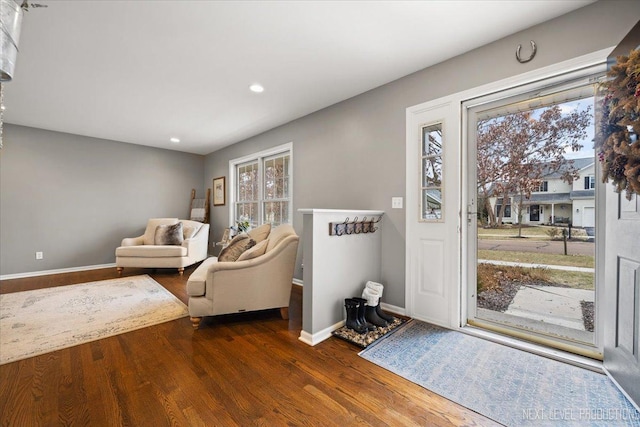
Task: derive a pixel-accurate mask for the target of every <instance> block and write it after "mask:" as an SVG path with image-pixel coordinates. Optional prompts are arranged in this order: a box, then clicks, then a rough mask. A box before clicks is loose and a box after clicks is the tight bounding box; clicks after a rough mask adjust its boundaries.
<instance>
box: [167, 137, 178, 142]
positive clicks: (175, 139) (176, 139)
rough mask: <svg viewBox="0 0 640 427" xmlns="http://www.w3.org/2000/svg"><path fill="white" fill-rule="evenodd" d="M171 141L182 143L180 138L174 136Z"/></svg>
mask: <svg viewBox="0 0 640 427" xmlns="http://www.w3.org/2000/svg"><path fill="white" fill-rule="evenodd" d="M169 141H171V142H173V143H174V144H179V143H180V138H176V137H173V138H171V139H169Z"/></svg>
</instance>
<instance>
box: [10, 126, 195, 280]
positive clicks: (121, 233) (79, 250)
mask: <svg viewBox="0 0 640 427" xmlns="http://www.w3.org/2000/svg"><path fill="white" fill-rule="evenodd" d="M203 174H204V157H203V156H199V155H195V154H186V153H180V152H176V151H170V150H162V149H156V148H150V147H144V146H138V145H131V144H125V143H120V142H114V141H107V140H102V139H95V138H87V137H83V136H78V135H70V134H65V133H59V132H51V131H46V130H41V129H34V128H28V127H23V126H15V125H8V124H5V127H4V148H3V149H2V150H1V151H0V194H1V203H0V230H1V233H0V275H7V274H15V273H24V272H35V271H43V270H52V269H62V268H71V267H82V266H90V265H100V264H107V263H113V262H115V255H114V251H115V248H116V247H117V246H119V245H120V242H121V240H122V238H123V237H132V236H137V235H140V234H142V233H143V232H144V228H145V225H146V222H147V219H148V218H150V217H165V216H169V217H179V218H186V217H187V215H188V213H189V199H190V194H191V189H192V188H195V189H196V191H197V193H198V196H199V197H202V195H203V187H202V177H203V176H204V175H203ZM36 251H42V252H44V259H43V260H40V261H36V260H35V252H36Z"/></svg>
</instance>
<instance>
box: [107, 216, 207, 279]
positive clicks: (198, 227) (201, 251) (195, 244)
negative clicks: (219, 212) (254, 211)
mask: <svg viewBox="0 0 640 427" xmlns="http://www.w3.org/2000/svg"><path fill="white" fill-rule="evenodd" d="M167 230H168V232H171V233H172V234H171V235H169V236H168V237H167V234H166V233H164V234H163V232H167ZM208 245H209V224H203V223H201V222H197V221H191V220H186V219H183V220H179V219H178V218H152V219H150V220H149V221H148V223H147V228H146V230H145V232H144V234H143V235H142V236H138V237H131V238H125V239H123V240H122V244H121V246H120V247H119V248H117V249H116V268H117V270H118V274H119V275H121V274H122V270H123V269H124V268H125V267H142V268H177V269H178V273H179V274H180V275H182V273H183V272H184V268H185V267H188V266H190V265H192V264H195V263H196V262H199V261H202V260H203V259H206V258H207V256H208Z"/></svg>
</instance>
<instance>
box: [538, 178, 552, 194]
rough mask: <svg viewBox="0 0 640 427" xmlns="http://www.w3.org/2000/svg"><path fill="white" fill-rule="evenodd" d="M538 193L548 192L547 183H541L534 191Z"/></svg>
mask: <svg viewBox="0 0 640 427" xmlns="http://www.w3.org/2000/svg"><path fill="white" fill-rule="evenodd" d="M536 191H537V192H538V193H546V192H548V191H549V181H542V182H541V183H540V185H539V186H538V189H537V190H536Z"/></svg>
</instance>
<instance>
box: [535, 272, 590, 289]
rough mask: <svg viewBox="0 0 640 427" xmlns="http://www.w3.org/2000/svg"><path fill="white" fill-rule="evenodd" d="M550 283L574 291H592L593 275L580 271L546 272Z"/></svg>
mask: <svg viewBox="0 0 640 427" xmlns="http://www.w3.org/2000/svg"><path fill="white" fill-rule="evenodd" d="M547 272H548V273H549V280H550V281H551V282H552V283H558V284H563V285H567V286H569V287H571V288H574V289H587V290H594V289H595V286H594V284H593V283H594V274H593V273H582V272H580V271H563V270H547Z"/></svg>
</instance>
